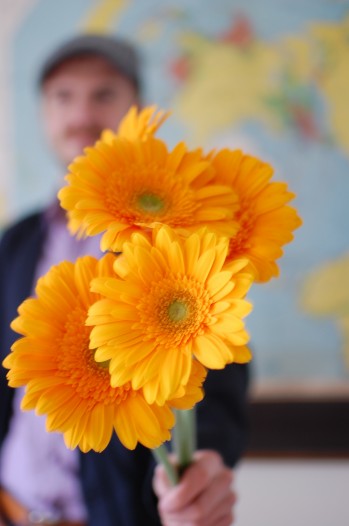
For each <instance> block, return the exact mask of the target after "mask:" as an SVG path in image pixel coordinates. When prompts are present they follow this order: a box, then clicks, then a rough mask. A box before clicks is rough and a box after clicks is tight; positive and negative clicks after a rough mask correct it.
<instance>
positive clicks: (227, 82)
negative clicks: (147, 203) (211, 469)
mask: <svg viewBox="0 0 349 526" xmlns="http://www.w3.org/2000/svg"><path fill="white" fill-rule="evenodd" d="M57 4H58V3H57V2H53V1H51V0H49V1H47V0H45V1H44V0H39V1H37V2H36V3H35V5H34V7H33V8H32V10H31V11H30V13H29V14H28V16H27V17H26V19H25V20H24V21H23V24H22V26H21V27H20V30H19V31H18V34H17V39H16V44H15V47H14V57H15V62H16V63H17V64H24V63H25V64H26V66H25V68H24V69H22V75H23V78H22V84H21V86H20V85H19V84H18V83H17V85H16V87H15V96H16V100H17V101H18V104H16V109H15V113H14V119H15V125H16V126H15V129H16V136H15V139H16V144H17V150H18V152H19V154H18V158H17V172H18V180H19V181H20V184H18V186H17V188H16V192H15V193H16V196H17V200H18V203H19V206H20V208H21V209H22V210H25V209H28V208H30V206H33V203H34V200H32V201H31V202H30V200H29V198H31V199H33V197H32V196H33V195H35V199H36V201H35V203H36V202H39V201H40V199H41V200H44V198H46V196H47V193H45V195H44V194H40V192H41V191H43V186H46V190H45V192H47V186H48V185H47V184H46V185H43V181H44V180H46V181H47V179H50V180H54V175H53V174H54V171H55V170H56V171H57V169H56V168H54V167H53V163H52V160H50V159H49V158H48V157H47V154H46V153H45V152H44V151H43V148H42V138H41V137H40V131H39V126H38V129H37V130H35V126H34V129H33V124H32V122H33V121H34V120H35V118H34V117H35V115H36V111H37V109H36V101H35V100H33V97H32V98H31V99H30V97H29V95H28V94H27V93H25V92H24V91H23V85H26V84H27V85H29V84H30V83H34V79H35V71H36V67H37V64H38V63H40V60H41V58H42V57H43V56H44V55H45V52H46V49H48V48H49V47H54V46H55V45H56V43H57V42H59V41H61V40H62V39H63V38H65V37H66V36H69V35H70V34H72V33H74V32H76V31H80V32H96V31H97V32H112V33H115V34H119V35H121V36H124V37H126V38H128V39H130V40H133V41H134V42H135V43H136V44H138V46H139V47H140V49H141V52H142V56H143V58H144V79H145V80H144V91H145V95H144V100H145V102H151V103H156V104H158V105H159V106H160V107H163V108H166V109H170V110H171V112H172V116H171V119H170V120H169V122H168V123H166V124H165V126H164V129H163V131H162V137H163V138H164V139H165V140H166V141H167V142H168V144H169V146H171V145H173V144H175V143H176V142H178V141H179V140H184V141H186V142H187V143H188V144H189V145H190V146H198V145H200V146H203V147H204V148H206V149H207V150H208V149H210V148H212V147H217V148H220V147H223V146H228V147H230V148H242V149H243V150H245V151H246V152H247V153H250V154H252V155H255V156H257V157H261V158H262V159H264V160H266V161H268V162H270V163H271V164H272V165H273V167H274V170H275V180H283V181H286V182H287V183H288V185H289V187H290V188H291V190H292V191H294V192H295V193H296V195H297V197H296V199H295V201H294V205H295V206H296V207H297V208H298V210H299V213H300V215H301V217H302V218H303V222H304V225H303V227H302V228H301V229H299V231H297V232H296V234H295V241H294V242H293V243H292V244H290V245H289V246H286V247H285V255H284V257H283V259H282V260H281V263H280V270H281V275H280V278H278V279H276V280H273V281H272V282H271V283H270V284H268V285H263V286H256V287H255V289H254V290H253V291H252V294H251V300H252V301H253V303H254V312H253V314H252V315H251V317H250V320H248V327H249V330H250V333H251V345H252V349H253V350H254V360H253V364H254V365H253V368H254V370H255V374H256V376H257V377H258V378H259V379H261V380H262V381H269V380H274V379H276V378H277V379H281V381H288V380H290V381H291V380H292V381H294V380H297V381H311V380H313V381H321V382H330V383H331V382H334V381H336V382H344V383H347V382H348V379H349V278H348V276H349V244H348V227H349V207H348V205H347V201H348V196H349V170H348V161H349V127H348V122H349V101H348V93H349V68H348V60H349V3H348V2H344V1H333V2H329V1H327V0H309V1H307V2H298V1H287V0H286V1H283V2H277V1H276V0H264V1H262V2H258V1H257V0H254V1H251V2H248V3H244V2H242V1H237V0H236V1H228V0H216V1H215V2H214V5H213V3H212V2H210V1H209V0H204V1H199V0H190V1H184V0H177V1H174V0H167V1H166V2H158V1H155V0H147V1H137V2H136V0H133V1H132V0H128V1H126V0H118V1H116V0H104V1H103V0H101V1H99V2H98V1H92V0H88V1H82V0H81V1H80V0H75V1H74V2H68V1H67V0H65V1H62V2H60V3H59V4H60V5H59V6H58V5H57ZM62 4H66V6H67V9H64V8H62ZM43 20H46V21H47V24H46V26H47V27H46V28H45V29H41V31H38V27H41V28H42V27H43ZM34 34H35V35H36V37H35V39H33V35H34ZM29 41H30V42H31V44H30V45H29ZM24 112H25V113H24ZM23 114H26V115H27V116H28V118H27V119H25V122H23V119H22V115H23ZM30 117H32V118H30ZM36 120H37V119H36ZM29 123H30V124H29ZM33 151H36V152H39V153H38V155H35V156H33V155H32V152H33ZM43 166H44V167H45V169H44V170H43ZM28 187H30V188H31V189H32V188H35V189H36V192H35V193H34V194H33V192H30V195H29V194H28V192H27V191H26V190H27V189H28Z"/></svg>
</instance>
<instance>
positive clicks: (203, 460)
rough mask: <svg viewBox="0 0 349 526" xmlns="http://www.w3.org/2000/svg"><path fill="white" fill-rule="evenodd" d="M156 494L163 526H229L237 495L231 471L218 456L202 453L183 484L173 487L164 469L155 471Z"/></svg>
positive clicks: (184, 478) (182, 481)
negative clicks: (233, 487) (233, 486)
mask: <svg viewBox="0 0 349 526" xmlns="http://www.w3.org/2000/svg"><path fill="white" fill-rule="evenodd" d="M154 490H155V492H156V493H157V495H158V497H159V505H158V506H159V513H160V517H161V520H162V523H163V525H164V526H230V525H231V524H232V523H233V505H234V503H235V502H236V495H235V492H234V491H233V489H232V471H231V470H230V469H229V468H227V467H226V466H225V465H224V464H223V461H222V459H221V457H220V455H218V454H217V453H215V452H213V451H200V452H197V453H196V454H195V457H194V463H193V464H192V465H191V466H190V467H189V468H188V469H187V470H186V471H185V473H184V475H183V476H182V479H181V481H180V483H179V484H178V485H177V486H174V487H171V486H170V484H169V482H168V480H167V477H166V475H165V473H164V471H163V469H162V468H161V467H158V468H157V470H156V474H155V478H154Z"/></svg>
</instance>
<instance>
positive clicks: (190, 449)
mask: <svg viewBox="0 0 349 526" xmlns="http://www.w3.org/2000/svg"><path fill="white" fill-rule="evenodd" d="M195 418H196V414H195V410H194V409H191V410H177V411H176V425H175V428H174V430H173V436H172V442H173V448H174V452H175V454H176V457H177V459H178V466H179V474H180V475H181V474H182V473H183V472H184V471H185V469H186V468H187V467H188V466H190V464H191V462H192V458H193V454H194V451H195V449H196V420H195Z"/></svg>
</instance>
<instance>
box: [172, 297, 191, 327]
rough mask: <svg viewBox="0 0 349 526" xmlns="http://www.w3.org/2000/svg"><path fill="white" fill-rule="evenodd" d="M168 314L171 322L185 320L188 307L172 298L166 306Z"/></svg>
mask: <svg viewBox="0 0 349 526" xmlns="http://www.w3.org/2000/svg"><path fill="white" fill-rule="evenodd" d="M168 315H169V318H170V320H171V321H173V322H179V321H182V320H185V318H186V317H187V316H188V307H187V305H186V304H185V303H183V301H179V300H174V301H173V302H172V303H171V304H170V305H169V307H168Z"/></svg>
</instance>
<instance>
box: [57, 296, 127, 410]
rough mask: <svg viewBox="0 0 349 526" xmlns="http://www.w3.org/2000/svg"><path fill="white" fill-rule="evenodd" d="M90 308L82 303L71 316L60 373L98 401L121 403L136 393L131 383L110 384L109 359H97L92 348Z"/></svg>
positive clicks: (80, 393) (81, 393)
mask: <svg viewBox="0 0 349 526" xmlns="http://www.w3.org/2000/svg"><path fill="white" fill-rule="evenodd" d="M85 319H86V310H85V309H84V308H82V307H80V306H77V307H76V308H75V309H73V310H72V311H71V312H70V313H69V314H68V316H67V320H66V324H65V327H64V333H63V335H62V339H61V341H60V346H59V351H60V352H59V354H58V371H57V374H58V375H59V376H60V377H61V378H62V380H63V379H64V382H65V383H66V384H67V385H70V386H71V387H72V388H73V389H74V390H75V392H76V395H77V396H79V397H81V398H83V399H84V400H89V402H90V404H91V407H93V406H94V405H95V404H96V403H103V404H106V405H109V404H115V403H116V404H118V403H120V402H121V401H122V400H124V399H125V398H127V397H128V396H130V395H131V396H132V389H131V385H130V384H129V383H128V384H125V385H124V386H122V387H117V388H112V387H111V386H110V375H109V370H108V369H109V361H105V362H96V361H95V359H94V351H91V349H89V335H90V332H91V327H87V326H86V325H85Z"/></svg>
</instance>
